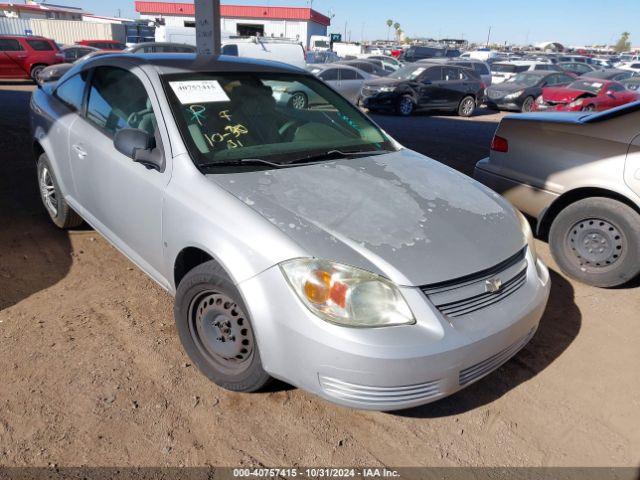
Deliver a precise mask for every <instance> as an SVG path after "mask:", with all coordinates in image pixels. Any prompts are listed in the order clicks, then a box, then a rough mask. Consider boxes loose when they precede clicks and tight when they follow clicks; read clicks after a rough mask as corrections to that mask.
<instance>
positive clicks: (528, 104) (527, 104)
mask: <svg viewBox="0 0 640 480" xmlns="http://www.w3.org/2000/svg"><path fill="white" fill-rule="evenodd" d="M532 109H533V98H527V99H526V100H525V101H524V103H523V104H522V111H523V112H530V111H531V110H532Z"/></svg>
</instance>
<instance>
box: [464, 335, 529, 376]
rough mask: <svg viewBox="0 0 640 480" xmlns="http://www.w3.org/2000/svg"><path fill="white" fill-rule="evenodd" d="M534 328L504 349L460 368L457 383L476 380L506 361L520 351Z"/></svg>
mask: <svg viewBox="0 0 640 480" xmlns="http://www.w3.org/2000/svg"><path fill="white" fill-rule="evenodd" d="M535 331H536V329H535V328H532V329H531V330H530V331H529V333H527V334H526V335H525V336H524V337H522V338H521V339H520V340H518V341H517V342H516V343H514V344H513V345H511V346H510V347H507V348H505V349H504V350H502V351H500V352H498V353H496V354H495V355H492V356H491V357H489V358H487V359H485V360H483V361H482V362H479V363H476V364H475V365H471V366H470V367H467V368H465V369H463V370H460V373H459V375H458V383H459V384H460V385H461V386H462V385H467V384H469V383H471V382H473V381H475V380H478V379H479V378H480V377H483V376H485V375H487V374H489V373H491V372H492V371H494V370H495V369H496V368H498V367H499V366H501V365H502V364H504V363H506V362H507V360H509V359H510V358H511V357H513V356H514V355H515V354H516V353H518V352H519V351H520V349H522V348H523V347H524V346H525V345H526V344H527V343H528V342H529V340H531V337H533V334H534V333H535Z"/></svg>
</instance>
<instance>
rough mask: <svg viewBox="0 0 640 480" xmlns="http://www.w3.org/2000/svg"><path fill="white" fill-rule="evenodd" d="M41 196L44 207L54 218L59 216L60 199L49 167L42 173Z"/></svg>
mask: <svg viewBox="0 0 640 480" xmlns="http://www.w3.org/2000/svg"><path fill="white" fill-rule="evenodd" d="M40 195H41V196H42V201H43V202H44V206H45V207H46V208H47V210H48V211H49V213H50V214H51V215H52V216H53V217H57V216H58V197H57V195H56V187H55V185H54V184H53V179H52V178H51V173H50V172H49V169H48V168H47V167H44V168H43V169H42V171H41V172H40Z"/></svg>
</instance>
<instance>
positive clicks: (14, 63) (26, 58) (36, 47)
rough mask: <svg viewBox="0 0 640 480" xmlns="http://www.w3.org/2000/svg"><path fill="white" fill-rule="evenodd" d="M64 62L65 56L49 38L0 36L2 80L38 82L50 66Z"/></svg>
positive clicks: (0, 75) (0, 74)
mask: <svg viewBox="0 0 640 480" xmlns="http://www.w3.org/2000/svg"><path fill="white" fill-rule="evenodd" d="M63 61H64V54H63V53H62V52H61V51H60V49H59V48H58V45H56V42H54V41H53V40H51V39H49V38H44V37H35V36H24V35H0V78H11V79H28V78H31V79H33V80H36V79H37V77H38V75H39V74H40V72H41V71H42V70H43V69H44V68H45V67H48V66H49V65H55V64H57V63H62V62H63Z"/></svg>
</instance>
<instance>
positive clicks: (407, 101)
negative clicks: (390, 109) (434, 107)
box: [396, 95, 415, 117]
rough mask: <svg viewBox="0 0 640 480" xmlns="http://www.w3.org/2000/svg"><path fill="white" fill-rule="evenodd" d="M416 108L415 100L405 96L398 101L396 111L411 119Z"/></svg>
mask: <svg viewBox="0 0 640 480" xmlns="http://www.w3.org/2000/svg"><path fill="white" fill-rule="evenodd" d="M414 108H415V105H414V103H413V98H411V97H410V96H409V95H403V96H402V97H400V100H398V106H397V108H396V111H397V112H398V114H399V115H402V116H403V117H409V116H411V114H412V113H413V110H414Z"/></svg>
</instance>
